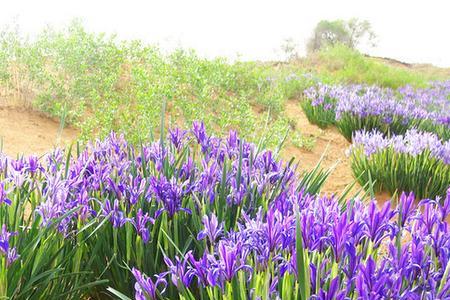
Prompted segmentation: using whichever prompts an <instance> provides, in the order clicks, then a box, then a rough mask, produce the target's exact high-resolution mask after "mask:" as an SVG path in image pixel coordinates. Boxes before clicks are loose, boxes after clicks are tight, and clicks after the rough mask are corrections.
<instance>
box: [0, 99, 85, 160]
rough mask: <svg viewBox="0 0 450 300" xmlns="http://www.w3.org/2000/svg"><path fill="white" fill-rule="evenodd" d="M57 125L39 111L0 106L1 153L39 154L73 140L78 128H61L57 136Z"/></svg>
mask: <svg viewBox="0 0 450 300" xmlns="http://www.w3.org/2000/svg"><path fill="white" fill-rule="evenodd" d="M59 128H60V124H59V123H58V122H57V121H55V120H52V119H49V118H46V117H44V116H42V115H41V114H39V113H37V112H34V111H30V110H25V109H21V108H18V107H14V106H4V105H0V139H1V141H2V144H3V152H4V153H6V154H8V155H10V156H14V157H15V156H16V155H20V154H37V155H42V154H44V153H45V152H47V151H49V150H51V149H53V148H54V147H55V146H64V145H67V144H69V143H71V142H72V141H74V140H76V138H77V136H78V131H77V130H75V129H72V128H65V129H64V130H63V131H62V134H61V136H60V137H59V134H58V133H59Z"/></svg>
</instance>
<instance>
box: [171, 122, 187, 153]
mask: <svg viewBox="0 0 450 300" xmlns="http://www.w3.org/2000/svg"><path fill="white" fill-rule="evenodd" d="M186 135H187V131H186V130H181V129H179V128H175V129H170V130H169V139H170V141H171V142H172V144H173V145H174V146H175V149H177V151H180V150H181V149H182V148H183V146H184V142H185V140H186V138H185V137H186Z"/></svg>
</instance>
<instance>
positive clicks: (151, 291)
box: [131, 268, 167, 300]
mask: <svg viewBox="0 0 450 300" xmlns="http://www.w3.org/2000/svg"><path fill="white" fill-rule="evenodd" d="M131 272H132V273H133V276H134V278H135V279H136V284H135V285H134V289H135V293H136V294H135V299H136V300H155V299H157V292H158V291H159V292H160V293H164V291H165V290H166V287H167V281H166V280H165V279H164V278H163V277H160V276H156V281H155V282H153V281H152V279H151V278H149V277H147V276H146V275H145V274H142V273H141V272H140V271H139V270H138V269H135V268H133V269H132V270H131ZM159 286H162V287H163V288H162V289H161V290H158V288H159Z"/></svg>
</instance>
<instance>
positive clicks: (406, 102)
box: [305, 81, 450, 128]
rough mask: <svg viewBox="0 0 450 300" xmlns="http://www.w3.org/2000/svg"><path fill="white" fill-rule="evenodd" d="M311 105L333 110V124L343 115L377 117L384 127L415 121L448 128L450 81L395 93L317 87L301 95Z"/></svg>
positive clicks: (356, 87) (373, 88) (359, 87)
mask: <svg viewBox="0 0 450 300" xmlns="http://www.w3.org/2000/svg"><path fill="white" fill-rule="evenodd" d="M305 96H306V98H308V99H310V100H311V105H313V106H318V105H322V106H324V107H326V108H327V109H334V110H335V112H336V120H340V119H341V118H343V116H345V115H351V116H354V117H359V118H366V117H368V116H372V117H379V118H381V120H382V121H383V122H384V123H385V124H390V123H392V122H393V121H394V119H397V120H398V121H399V122H403V123H404V124H405V125H406V124H409V123H414V122H416V123H417V121H425V120H427V121H431V123H433V124H437V125H444V126H447V127H448V128H450V101H449V96H450V81H446V82H432V83H430V86H429V87H427V88H422V89H420V88H419V89H414V88H412V87H411V86H405V87H402V88H399V89H398V90H392V89H389V88H380V87H377V86H367V85H326V84H318V85H317V86H313V87H311V88H309V89H308V90H306V91H305Z"/></svg>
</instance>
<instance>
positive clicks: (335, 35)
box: [306, 18, 376, 53]
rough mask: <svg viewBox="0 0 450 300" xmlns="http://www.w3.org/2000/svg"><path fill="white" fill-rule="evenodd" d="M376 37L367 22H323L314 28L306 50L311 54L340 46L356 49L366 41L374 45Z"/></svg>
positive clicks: (351, 20)
mask: <svg viewBox="0 0 450 300" xmlns="http://www.w3.org/2000/svg"><path fill="white" fill-rule="evenodd" d="M375 37H376V36H375V33H374V32H373V31H372V26H371V25H370V23H369V21H367V20H359V19H356V18H353V19H350V20H348V21H344V20H333V21H328V20H322V21H320V22H319V23H318V24H317V25H316V27H315V28H314V31H313V34H312V36H311V38H310V39H309V41H308V44H307V46H306V48H307V50H308V52H310V53H311V52H315V51H318V50H320V49H323V48H327V47H333V46H336V45H338V44H342V45H344V46H346V47H349V48H351V49H356V48H358V46H360V44H362V43H363V41H364V40H366V41H367V42H369V43H371V44H372V45H374V39H375Z"/></svg>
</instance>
